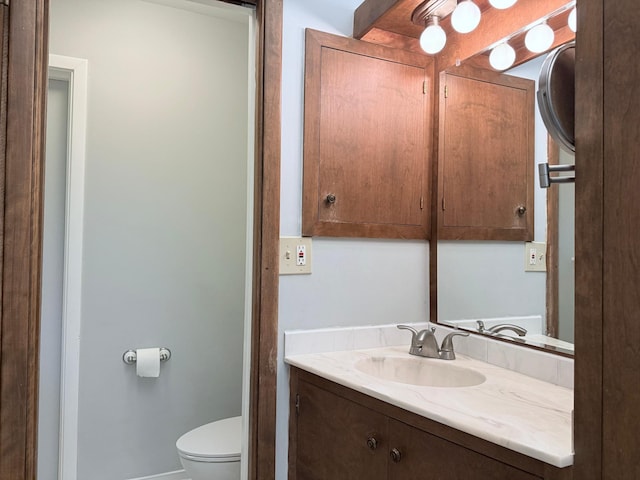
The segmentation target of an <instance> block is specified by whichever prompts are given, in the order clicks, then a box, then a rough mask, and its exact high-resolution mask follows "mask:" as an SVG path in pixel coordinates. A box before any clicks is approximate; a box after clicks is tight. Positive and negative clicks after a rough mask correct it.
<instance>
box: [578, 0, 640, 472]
mask: <svg viewBox="0 0 640 480" xmlns="http://www.w3.org/2000/svg"><path fill="white" fill-rule="evenodd" d="M602 3H604V13H603V15H604V16H603V20H604V21H603V23H601V25H602V27H603V29H604V32H603V43H602V45H603V48H604V51H603V53H602V57H601V58H602V59H603V74H604V75H603V77H604V78H603V85H604V92H603V95H604V105H603V109H602V110H600V111H598V113H600V114H601V115H602V117H603V129H602V139H603V147H604V149H603V156H602V158H603V166H604V168H605V169H606V170H605V171H604V175H603V197H602V199H601V200H602V204H603V205H604V210H603V211H604V215H603V217H602V222H603V257H602V259H603V269H602V276H603V283H602V287H603V290H602V296H603V303H602V307H603V316H602V336H601V338H600V341H601V343H600V345H601V348H602V352H603V353H602V372H603V376H602V432H601V434H602V477H603V478H606V479H609V478H625V479H626V478H634V479H635V478H640V462H639V461H638V448H639V446H640V441H639V440H638V435H637V432H638V429H640V412H639V411H638V404H639V403H640V387H639V386H638V381H639V379H640V375H639V373H638V366H639V365H640V324H639V323H638V312H639V311H640V288H639V287H638V286H639V285H640V272H639V270H638V263H639V262H638V254H637V242H638V232H639V231H640V208H638V202H639V201H640V189H638V183H639V182H640V169H639V168H638V153H639V152H640V148H639V147H638V138H639V137H640V110H639V109H638V102H637V92H638V82H639V79H640V66H639V65H638V63H637V62H634V60H635V55H633V54H632V52H634V51H637V50H638V48H640V35H638V22H639V21H640V3H638V2H637V1H636V0H620V1H615V2H614V1H604V2H602ZM578 98H579V97H578ZM598 113H595V114H596V115H597V114H598ZM580 165H581V164H580ZM576 168H577V167H576ZM595 225H599V224H598V223H596V224H595ZM592 228H593V225H592ZM577 235H579V234H577Z"/></svg>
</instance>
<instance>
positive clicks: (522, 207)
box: [516, 205, 527, 216]
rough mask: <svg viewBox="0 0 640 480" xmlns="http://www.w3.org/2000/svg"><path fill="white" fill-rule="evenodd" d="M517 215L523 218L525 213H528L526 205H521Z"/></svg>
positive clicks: (517, 209)
mask: <svg viewBox="0 0 640 480" xmlns="http://www.w3.org/2000/svg"><path fill="white" fill-rule="evenodd" d="M516 213H517V214H518V215H520V216H523V215H524V214H525V213H527V207H525V206H524V205H520V206H519V207H518V208H516Z"/></svg>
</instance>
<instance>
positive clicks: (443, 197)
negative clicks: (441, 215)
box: [442, 197, 444, 212]
mask: <svg viewBox="0 0 640 480" xmlns="http://www.w3.org/2000/svg"><path fill="white" fill-rule="evenodd" d="M442 211H443V212H444V197H442Z"/></svg>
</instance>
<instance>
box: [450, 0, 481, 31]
mask: <svg viewBox="0 0 640 480" xmlns="http://www.w3.org/2000/svg"><path fill="white" fill-rule="evenodd" d="M481 15H482V14H481V13H480V8H478V6H477V5H476V4H475V3H473V1H472V0H462V1H461V2H459V3H458V5H457V6H456V8H455V10H454V11H453V13H452V14H451V26H452V27H453V29H454V30H455V31H456V32H458V33H469V32H472V31H473V30H475V28H476V27H477V26H478V25H479V24H480V17H481Z"/></svg>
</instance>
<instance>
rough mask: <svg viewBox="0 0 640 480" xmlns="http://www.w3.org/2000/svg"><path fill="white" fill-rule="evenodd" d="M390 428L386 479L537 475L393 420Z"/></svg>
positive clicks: (525, 479)
mask: <svg viewBox="0 0 640 480" xmlns="http://www.w3.org/2000/svg"><path fill="white" fill-rule="evenodd" d="M390 432H391V433H390V438H389V444H390V448H391V451H392V454H391V455H390V466H389V477H388V478H389V480H407V479H412V478H421V479H425V480H469V479H470V478H477V479H482V480H505V479H508V480H536V479H537V480H539V479H540V477H536V476H534V475H531V474H529V473H526V472H524V471H522V470H518V469H516V468H513V467H511V466H509V465H506V464H504V463H501V462H498V461H496V460H494V459H492V458H489V457H486V456H484V455H481V454H479V453H476V452H474V451H472V450H468V449H466V448H463V447H461V446H459V445H456V444H455V443H451V442H448V441H447V440H443V439H441V438H439V437H436V436H434V435H431V434H429V433H426V432H424V431H422V430H418V429H417V428H414V427H411V426H409V425H406V424H405V423H402V422H398V421H396V420H390ZM393 450H395V452H394V451H393Z"/></svg>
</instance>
